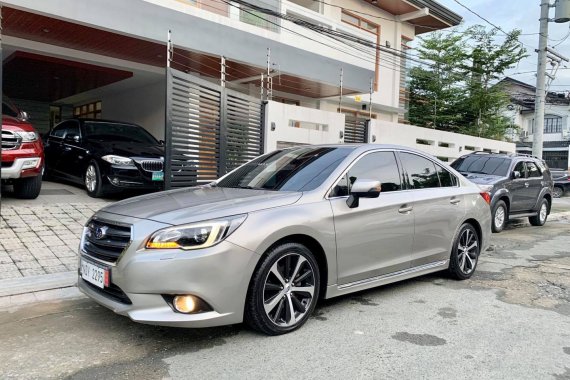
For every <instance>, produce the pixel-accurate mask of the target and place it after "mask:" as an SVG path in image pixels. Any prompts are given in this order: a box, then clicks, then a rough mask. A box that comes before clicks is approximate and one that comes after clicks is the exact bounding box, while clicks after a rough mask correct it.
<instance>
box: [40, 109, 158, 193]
mask: <svg viewBox="0 0 570 380" xmlns="http://www.w3.org/2000/svg"><path fill="white" fill-rule="evenodd" d="M45 156H46V171H45V176H46V177H56V178H60V179H64V180H68V181H72V182H75V183H78V184H84V185H85V188H86V189H87V193H88V194H89V195H90V196H92V197H101V196H103V195H104V194H107V193H112V192H117V191H122V190H127V189H131V190H147V191H154V190H161V189H162V188H163V183H164V172H163V166H164V146H163V144H162V143H161V142H159V141H158V140H157V139H155V138H154V137H153V136H152V135H151V134H150V133H149V132H147V131H146V130H145V129H143V128H142V127H140V126H138V125H135V124H130V123H123V122H116V121H107V120H93V119H71V120H66V121H63V122H61V123H60V124H58V125H56V126H55V127H54V128H53V129H52V130H51V131H50V133H49V134H48V135H47V136H46V138H45Z"/></svg>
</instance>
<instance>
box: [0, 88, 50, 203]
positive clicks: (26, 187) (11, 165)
mask: <svg viewBox="0 0 570 380" xmlns="http://www.w3.org/2000/svg"><path fill="white" fill-rule="evenodd" d="M26 119H27V115H26V113H25V112H22V111H20V110H18V108H16V107H15V106H14V105H13V104H12V103H11V102H10V101H9V100H8V99H6V98H4V99H2V160H1V161H2V170H1V178H2V184H4V183H7V184H12V185H13V186H14V193H15V195H16V196H17V197H18V198H23V199H34V198H37V197H38V195H39V194H40V190H41V187H42V171H43V167H44V147H43V144H42V140H41V138H40V136H39V134H38V133H37V132H36V130H35V129H34V127H32V125H31V124H30V123H29V122H28V121H27V120H26Z"/></svg>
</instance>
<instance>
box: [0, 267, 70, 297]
mask: <svg viewBox="0 0 570 380" xmlns="http://www.w3.org/2000/svg"><path fill="white" fill-rule="evenodd" d="M75 285H77V272H76V271H69V272H62V273H52V274H44V275H41V276H31V277H23V278H14V279H8V280H0V297H7V296H15V295H19V294H26V293H34V292H41V291H44V290H52V289H59V288H67V287H71V286H75Z"/></svg>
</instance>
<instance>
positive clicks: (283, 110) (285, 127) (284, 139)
mask: <svg viewBox="0 0 570 380" xmlns="http://www.w3.org/2000/svg"><path fill="white" fill-rule="evenodd" d="M265 117H266V119H265V120H266V123H265V146H264V151H265V152H270V151H272V150H275V149H277V147H278V146H286V145H296V144H338V143H339V142H342V139H341V138H340V132H341V131H344V115H343V114H340V113H336V112H326V111H321V110H317V109H312V108H305V107H299V106H292V105H288V104H283V103H277V102H273V101H270V102H268V104H267V107H266V108H265ZM272 127H274V130H272Z"/></svg>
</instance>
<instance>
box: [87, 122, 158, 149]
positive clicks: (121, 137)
mask: <svg viewBox="0 0 570 380" xmlns="http://www.w3.org/2000/svg"><path fill="white" fill-rule="evenodd" d="M85 136H86V137H87V138H89V139H91V140H101V141H113V142H115V141H119V142H123V141H124V142H133V143H139V144H146V145H158V144H159V143H158V141H157V140H156V139H155V138H154V137H153V136H152V135H151V134H150V133H148V132H147V131H145V130H144V129H143V128H142V127H139V126H138V125H132V124H119V123H105V122H96V121H93V122H91V121H86V122H85Z"/></svg>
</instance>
